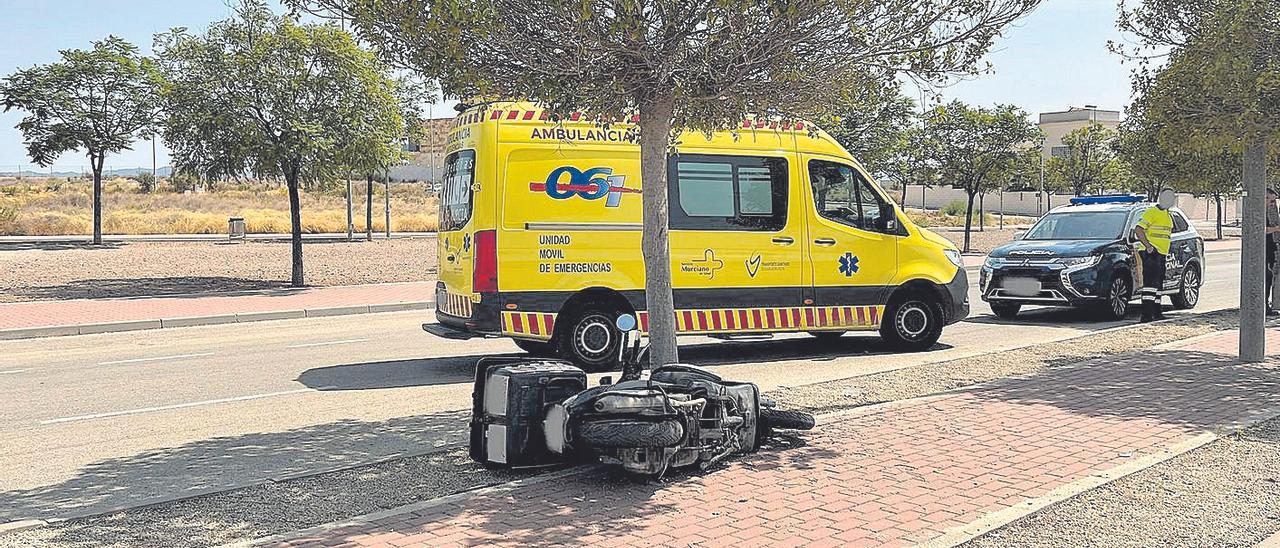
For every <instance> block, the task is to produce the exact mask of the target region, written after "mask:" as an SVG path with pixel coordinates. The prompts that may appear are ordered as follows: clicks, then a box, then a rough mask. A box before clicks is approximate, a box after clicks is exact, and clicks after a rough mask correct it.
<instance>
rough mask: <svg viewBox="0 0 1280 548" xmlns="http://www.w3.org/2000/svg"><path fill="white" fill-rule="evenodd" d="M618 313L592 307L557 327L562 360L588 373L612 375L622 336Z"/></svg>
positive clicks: (557, 338)
mask: <svg viewBox="0 0 1280 548" xmlns="http://www.w3.org/2000/svg"><path fill="white" fill-rule="evenodd" d="M617 315H618V314H617V312H616V311H613V310H609V309H607V308H606V307H603V306H599V305H591V306H588V307H586V308H584V309H582V311H581V312H579V313H578V314H575V315H574V316H573V318H572V319H571V320H570V321H569V322H568V323H566V324H562V325H560V326H557V327H556V340H555V341H554V342H555V344H556V346H557V347H558V348H559V350H560V357H561V358H564V359H567V360H569V361H571V362H573V363H574V364H576V365H577V366H578V367H581V368H583V369H585V370H587V371H609V370H612V369H614V368H616V367H617V366H618V353H619V349H620V347H619V345H620V344H621V341H622V333H621V332H620V331H618V328H617V327H615V325H614V321H615V319H616V318H617Z"/></svg>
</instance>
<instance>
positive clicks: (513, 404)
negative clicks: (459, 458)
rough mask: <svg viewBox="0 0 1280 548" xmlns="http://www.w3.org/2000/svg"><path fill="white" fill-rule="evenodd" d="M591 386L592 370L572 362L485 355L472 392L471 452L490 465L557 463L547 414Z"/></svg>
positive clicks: (559, 460) (512, 465) (476, 459)
mask: <svg viewBox="0 0 1280 548" xmlns="http://www.w3.org/2000/svg"><path fill="white" fill-rule="evenodd" d="M586 388H587V374H586V373H585V372H583V371H582V369H579V368H577V367H574V366H573V365H572V364H570V363H569V362H564V361H560V360H541V359H523V358H518V359H492V358H485V359H481V360H480V361H479V362H477V363H476V379H475V389H474V391H473V392H472V394H471V398H472V411H471V447H470V453H471V458H472V459H473V460H475V461H477V462H480V463H483V464H485V465H488V466H498V467H512V468H515V467H524V466H544V465H549V464H556V463H559V462H561V461H562V459H563V457H562V456H561V455H557V454H555V453H552V452H550V451H548V450H547V446H546V441H545V439H544V437H543V433H542V419H543V415H545V413H546V410H547V408H548V407H549V406H551V405H552V404H556V403H559V402H562V401H564V400H565V399H566V398H568V397H569V396H572V395H574V394H577V393H578V392H581V391H583V390H585V389H586Z"/></svg>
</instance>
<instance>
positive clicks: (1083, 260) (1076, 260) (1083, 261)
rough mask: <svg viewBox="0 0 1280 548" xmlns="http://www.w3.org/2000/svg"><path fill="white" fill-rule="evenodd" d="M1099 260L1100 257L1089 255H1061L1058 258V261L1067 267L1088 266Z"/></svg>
mask: <svg viewBox="0 0 1280 548" xmlns="http://www.w3.org/2000/svg"><path fill="white" fill-rule="evenodd" d="M1100 260H1102V257H1099V256H1097V255H1090V256H1088V257H1063V258H1060V259H1058V262H1059V263H1061V264H1062V266H1065V267H1068V268H1088V267H1091V266H1093V265H1096V264H1098V261H1100Z"/></svg>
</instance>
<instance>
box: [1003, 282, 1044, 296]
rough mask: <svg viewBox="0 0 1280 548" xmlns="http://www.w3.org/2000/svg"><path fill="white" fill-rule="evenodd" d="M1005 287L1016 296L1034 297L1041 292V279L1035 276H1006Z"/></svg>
mask: <svg viewBox="0 0 1280 548" xmlns="http://www.w3.org/2000/svg"><path fill="white" fill-rule="evenodd" d="M1003 287H1004V290H1005V291H1007V292H1008V293H1009V294H1010V295H1013V296H1015V297H1034V296H1036V295H1039V294H1040V280H1037V279H1035V278H1005V280H1004V284H1003Z"/></svg>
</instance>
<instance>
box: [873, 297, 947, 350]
mask: <svg viewBox="0 0 1280 548" xmlns="http://www.w3.org/2000/svg"><path fill="white" fill-rule="evenodd" d="M880 337H881V338H883V339H884V341H885V343H887V344H888V345H889V347H890V348H892V349H894V350H899V351H903V352H923V351H925V350H929V349H930V348H933V345H934V344H937V342H938V339H939V338H941V337H942V312H941V308H940V307H939V306H938V303H937V302H936V299H931V298H929V297H928V296H926V295H924V294H922V293H919V292H913V293H907V294H904V295H901V296H899V297H895V298H894V299H893V301H892V302H890V303H889V306H888V307H886V308H885V314H884V318H883V319H882V320H881V325H880Z"/></svg>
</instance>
